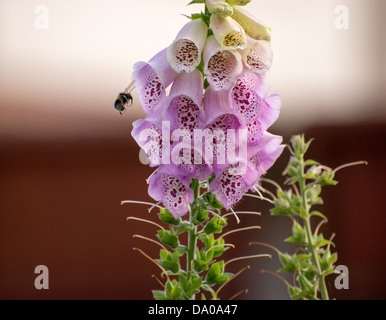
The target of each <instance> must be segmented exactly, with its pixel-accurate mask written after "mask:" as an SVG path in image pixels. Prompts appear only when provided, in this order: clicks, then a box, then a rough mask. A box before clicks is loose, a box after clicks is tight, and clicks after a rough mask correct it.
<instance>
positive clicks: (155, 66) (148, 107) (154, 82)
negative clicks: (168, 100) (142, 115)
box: [131, 48, 177, 113]
mask: <svg viewBox="0 0 386 320" xmlns="http://www.w3.org/2000/svg"><path fill="white" fill-rule="evenodd" d="M176 76H177V73H176V72H175V71H174V70H173V69H172V68H171V66H170V63H169V62H168V60H167V48H165V49H164V50H162V51H160V52H159V53H157V54H156V55H155V56H154V57H153V58H151V59H150V60H149V62H143V61H140V62H137V63H135V64H134V67H133V73H132V76H131V80H133V81H135V88H136V91H137V92H138V95H139V100H140V102H141V105H142V108H143V109H144V111H145V112H146V113H151V112H153V111H154V110H156V109H157V108H158V107H159V106H160V105H161V102H162V100H163V99H164V98H165V94H166V93H165V89H166V87H167V86H169V85H170V84H171V83H172V82H173V81H174V79H175V77H176Z"/></svg>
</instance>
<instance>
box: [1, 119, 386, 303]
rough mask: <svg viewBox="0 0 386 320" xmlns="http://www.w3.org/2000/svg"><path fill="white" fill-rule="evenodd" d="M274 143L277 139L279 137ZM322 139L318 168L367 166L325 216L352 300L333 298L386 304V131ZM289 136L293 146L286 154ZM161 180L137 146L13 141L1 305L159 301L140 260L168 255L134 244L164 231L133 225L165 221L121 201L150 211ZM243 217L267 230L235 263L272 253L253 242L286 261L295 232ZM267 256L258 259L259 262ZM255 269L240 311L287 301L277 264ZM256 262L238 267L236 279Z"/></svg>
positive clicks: (243, 282) (318, 135) (344, 132)
mask: <svg viewBox="0 0 386 320" xmlns="http://www.w3.org/2000/svg"><path fill="white" fill-rule="evenodd" d="M275 133H278V132H277V131H276V132H275ZM305 133H306V137H308V138H311V137H313V138H315V141H314V142H313V143H312V145H311V148H310V150H309V157H310V158H313V159H315V160H318V161H320V162H322V163H323V164H326V165H328V166H331V167H336V166H338V165H340V164H343V163H347V162H351V161H357V160H366V161H368V163H369V164H368V166H359V167H353V168H347V169H345V170H342V171H340V172H338V174H337V176H336V178H337V180H339V184H338V185H337V186H334V187H326V188H325V189H324V191H323V194H322V195H323V198H324V200H325V205H324V206H323V207H322V208H321V211H322V212H323V213H325V214H326V215H327V216H328V218H329V223H328V224H327V226H325V227H323V232H325V236H326V237H327V236H328V235H329V234H331V233H333V232H334V233H336V237H335V239H334V240H335V243H336V250H337V251H338V254H339V260H338V264H345V265H347V266H348V267H349V271H350V275H349V276H350V278H349V279H350V288H349V290H340V291H338V290H335V289H334V288H333V279H334V278H333V277H334V276H330V277H331V278H330V279H331V280H330V281H329V286H330V287H331V290H332V291H331V292H332V293H331V296H332V297H333V298H337V299H384V298H385V288H386V277H385V275H384V270H385V267H386V263H385V256H384V248H385V246H386V240H385V236H384V233H383V232H384V227H385V218H384V216H383V214H384V210H385V209H384V208H385V200H384V186H383V180H382V179H384V178H385V177H386V172H385V171H386V170H385V166H384V160H385V149H384V147H385V145H386V144H385V142H386V130H385V126H384V125H372V124H368V125H366V124H361V125H355V126H345V127H339V126H337V127H318V128H316V127H315V128H310V129H307V130H305ZM288 139H289V136H285V142H288ZM287 161H288V153H286V152H285V153H284V154H283V156H282V157H281V158H280V159H279V160H278V162H277V163H276V164H275V166H274V167H273V169H272V170H271V171H270V172H269V177H272V178H274V179H277V181H279V182H280V181H281V179H283V178H282V177H281V172H282V170H283V169H284V167H285V165H286V163H287ZM151 172H152V171H151V169H150V168H148V167H146V166H144V165H142V164H140V162H139V160H138V147H137V146H136V145H135V144H134V143H133V140H132V139H131V138H127V137H126V138H124V139H123V138H114V139H105V140H97V139H83V140H82V139H80V140H79V139H78V140H72V141H71V140H67V141H65V142H64V141H63V142H60V141H56V142H33V141H25V140H24V141H23V140H14V141H10V142H8V143H6V142H3V143H2V144H1V145H0V176H1V183H0V299H151V292H150V290H151V289H159V288H160V286H159V285H158V284H157V282H156V281H155V279H154V278H152V277H151V276H152V275H156V276H157V277H159V271H160V270H159V269H158V268H157V267H156V266H155V265H154V264H152V263H151V262H150V261H148V260H146V259H145V258H144V257H143V256H141V255H140V254H139V253H138V252H135V251H133V250H132V248H133V247H138V248H141V249H142V250H144V251H145V252H147V253H148V254H150V255H152V256H156V254H157V253H158V250H159V248H158V247H157V246H155V245H153V244H149V243H147V242H145V241H144V240H141V239H133V238H132V235H133V234H135V233H136V234H142V235H146V236H148V237H154V234H155V231H156V229H155V227H154V228H153V227H152V226H149V225H146V224H144V223H142V222H138V221H126V217H127V216H130V215H132V216H137V217H142V218H147V219H156V216H155V212H153V213H150V214H149V213H147V211H146V209H147V207H146V206H142V205H128V204H126V205H123V206H121V205H120V201H121V200H126V199H132V200H143V201H148V200H150V199H149V197H148V196H147V193H146V190H147V185H146V182H145V179H146V178H147V177H148V175H149V174H150V173H151ZM240 208H249V209H251V208H256V210H261V211H262V212H263V215H262V217H261V218H259V217H254V218H253V219H249V220H248V219H247V220H242V223H246V224H249V223H256V224H259V225H261V226H262V230H261V231H257V232H247V233H243V234H239V235H238V236H234V237H230V238H229V239H228V240H232V241H234V243H237V250H234V251H231V250H230V251H228V252H227V254H228V257H235V256H238V255H241V254H244V253H246V254H251V253H257V252H265V253H272V252H267V250H265V249H264V250H262V249H261V248H259V249H258V248H251V247H248V242H249V241H264V242H267V243H271V244H274V245H276V246H278V247H279V248H280V249H282V250H284V249H286V250H287V249H288V250H291V248H286V247H284V243H283V242H282V240H283V239H284V238H286V237H287V236H289V233H290V224H289V221H287V220H286V219H281V217H271V216H270V215H269V214H268V209H269V207H267V206H264V205H263V204H261V202H259V200H256V201H255V202H254V201H251V200H248V201H244V202H243V203H242V204H241V205H240ZM259 250H260V251H259ZM271 260H272V261H266V260H264V259H262V260H259V261H254V262H248V264H250V265H251V270H249V271H246V272H245V273H244V274H243V275H241V276H240V278H239V279H238V280H234V281H233V283H232V284H230V285H229V288H226V290H225V289H224V293H223V294H224V298H227V297H230V296H231V295H232V292H233V293H235V292H237V291H238V290H242V289H246V288H248V289H249V293H248V294H247V295H242V296H240V297H239V299H286V298H287V297H288V296H287V293H286V288H285V286H284V285H283V284H282V283H281V282H280V280H278V279H277V278H275V277H272V276H271V275H269V274H261V273H260V270H261V269H271V270H272V271H276V270H277V269H278V268H279V267H280V264H278V260H277V259H276V256H273V259H271ZM246 264H247V262H240V263H239V264H237V263H235V264H234V265H232V266H231V265H230V266H229V267H230V270H231V271H232V272H236V271H238V270H239V269H241V268H242V267H243V266H245V265H246ZM37 265H46V266H47V267H48V269H49V289H48V290H44V289H42V290H37V289H36V288H35V287H34V280H35V278H36V277H37V274H35V273H34V268H35V267H36V266H37Z"/></svg>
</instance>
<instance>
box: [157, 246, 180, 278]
mask: <svg viewBox="0 0 386 320" xmlns="http://www.w3.org/2000/svg"><path fill="white" fill-rule="evenodd" d="M155 261H156V262H157V263H159V264H160V265H161V266H162V267H163V268H164V269H166V270H170V271H171V272H173V273H177V272H178V271H180V262H179V258H178V254H177V252H174V253H170V252H168V251H166V250H161V251H160V259H155Z"/></svg>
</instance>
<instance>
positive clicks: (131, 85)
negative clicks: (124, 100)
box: [124, 81, 135, 93]
mask: <svg viewBox="0 0 386 320" xmlns="http://www.w3.org/2000/svg"><path fill="white" fill-rule="evenodd" d="M134 83H135V81H133V82H132V83H130V84H129V85H128V87H127V88H126V89H125V91H124V93H130V92H131V91H132V90H133V89H134V88H135V86H134Z"/></svg>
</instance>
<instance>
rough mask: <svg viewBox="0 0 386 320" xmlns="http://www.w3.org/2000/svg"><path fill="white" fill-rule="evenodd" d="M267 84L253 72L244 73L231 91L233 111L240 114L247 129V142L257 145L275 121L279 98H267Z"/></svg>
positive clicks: (275, 96)
mask: <svg viewBox="0 0 386 320" xmlns="http://www.w3.org/2000/svg"><path fill="white" fill-rule="evenodd" d="M268 92H269V83H268V81H267V80H266V79H265V78H261V77H260V76H259V74H258V73H256V72H254V71H249V70H248V71H245V72H244V73H243V74H242V75H241V76H240V77H239V78H238V79H237V81H236V83H235V85H234V87H233V88H232V90H231V93H230V94H231V100H232V105H233V108H234V110H235V111H237V112H238V113H240V114H242V115H243V116H244V117H245V119H246V121H247V127H248V142H250V143H254V144H256V143H258V142H259V141H260V139H261V137H262V135H263V133H264V132H265V131H266V130H267V129H268V128H269V127H270V126H271V125H272V124H273V123H274V122H275V121H276V120H277V118H278V116H279V112H280V108H281V99H280V96H278V95H276V94H273V95H270V96H268Z"/></svg>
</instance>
